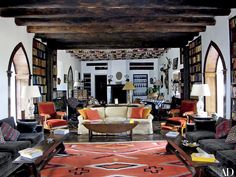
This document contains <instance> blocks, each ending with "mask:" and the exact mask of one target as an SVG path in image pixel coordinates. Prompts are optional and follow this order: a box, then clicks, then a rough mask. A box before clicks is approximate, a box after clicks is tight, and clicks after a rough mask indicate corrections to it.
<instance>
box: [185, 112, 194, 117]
mask: <svg viewBox="0 0 236 177" xmlns="http://www.w3.org/2000/svg"><path fill="white" fill-rule="evenodd" d="M192 114H194V111H187V112H185V113H183V116H189V115H192Z"/></svg>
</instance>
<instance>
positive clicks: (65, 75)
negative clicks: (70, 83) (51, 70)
mask: <svg viewBox="0 0 236 177" xmlns="http://www.w3.org/2000/svg"><path fill="white" fill-rule="evenodd" d="M64 83H67V74H64Z"/></svg>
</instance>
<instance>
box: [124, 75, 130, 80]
mask: <svg viewBox="0 0 236 177" xmlns="http://www.w3.org/2000/svg"><path fill="white" fill-rule="evenodd" d="M124 77H125V81H126V82H128V81H129V75H128V74H126V75H125V76H124Z"/></svg>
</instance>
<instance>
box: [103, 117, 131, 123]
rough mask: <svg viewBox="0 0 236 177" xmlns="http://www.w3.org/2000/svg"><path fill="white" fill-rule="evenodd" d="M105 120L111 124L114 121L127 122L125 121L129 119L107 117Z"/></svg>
mask: <svg viewBox="0 0 236 177" xmlns="http://www.w3.org/2000/svg"><path fill="white" fill-rule="evenodd" d="M105 120H106V121H111V122H113V121H125V120H127V118H126V117H107V118H106V119H105Z"/></svg>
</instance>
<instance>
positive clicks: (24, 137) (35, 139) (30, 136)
mask: <svg viewBox="0 0 236 177" xmlns="http://www.w3.org/2000/svg"><path fill="white" fill-rule="evenodd" d="M42 135H43V134H42V133H21V134H20V136H19V137H18V141H30V142H31V146H34V145H36V144H37V143H39V142H40V141H41V139H42Z"/></svg>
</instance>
